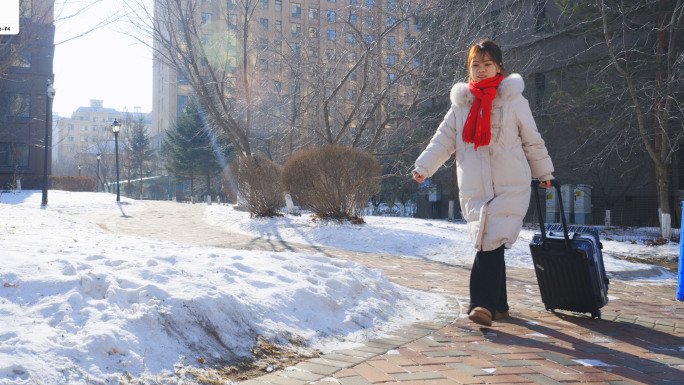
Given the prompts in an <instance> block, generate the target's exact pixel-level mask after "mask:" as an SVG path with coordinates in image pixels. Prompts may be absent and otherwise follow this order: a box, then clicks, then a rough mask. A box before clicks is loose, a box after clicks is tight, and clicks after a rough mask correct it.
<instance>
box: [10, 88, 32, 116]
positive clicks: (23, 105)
mask: <svg viewBox="0 0 684 385" xmlns="http://www.w3.org/2000/svg"><path fill="white" fill-rule="evenodd" d="M9 116H10V117H11V118H12V119H15V120H29V119H30V117H31V99H30V97H29V95H26V94H10V95H9Z"/></svg>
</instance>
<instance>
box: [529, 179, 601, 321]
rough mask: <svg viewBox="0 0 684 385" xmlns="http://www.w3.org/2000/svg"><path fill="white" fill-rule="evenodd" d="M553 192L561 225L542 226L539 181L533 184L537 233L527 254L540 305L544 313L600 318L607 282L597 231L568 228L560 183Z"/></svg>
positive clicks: (556, 183) (554, 182) (585, 227)
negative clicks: (537, 216)
mask: <svg viewBox="0 0 684 385" xmlns="http://www.w3.org/2000/svg"><path fill="white" fill-rule="evenodd" d="M552 184H553V186H554V187H555V188H556V192H557V194H556V195H557V196H558V203H559V206H560V211H561V224H553V225H548V226H544V219H543V217H542V211H541V204H540V203H539V191H538V190H537V188H538V187H539V181H533V182H532V190H533V191H534V199H535V203H536V206H537V213H538V214H539V229H540V230H539V231H540V232H539V233H537V234H535V235H534V237H533V238H532V241H531V242H530V252H531V253H532V261H533V263H534V271H535V272H536V274H537V282H538V284H539V291H540V292H541V297H542V302H544V306H545V307H546V309H547V310H550V311H554V310H556V309H559V310H568V311H573V312H578V313H591V316H592V317H593V318H601V310H600V309H601V308H602V307H603V306H604V305H605V304H606V303H608V278H607V277H606V271H605V268H604V266H603V256H602V254H601V248H602V245H601V242H600V240H599V234H598V231H597V230H596V229H595V228H592V227H588V226H567V224H566V221H565V213H564V212H563V202H562V200H561V190H560V183H559V182H557V181H555V180H554V181H552Z"/></svg>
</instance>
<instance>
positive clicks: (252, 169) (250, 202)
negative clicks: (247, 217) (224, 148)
mask: <svg viewBox="0 0 684 385" xmlns="http://www.w3.org/2000/svg"><path fill="white" fill-rule="evenodd" d="M233 169H235V166H233ZM280 170H281V166H279V165H277V164H275V163H274V162H272V161H270V160H269V159H267V158H264V157H261V156H252V157H249V158H245V159H241V160H240V162H239V170H238V171H237V176H238V178H237V185H238V189H239V190H240V192H241V193H242V196H243V198H244V199H245V203H246V206H247V209H248V210H249V212H250V213H252V214H254V215H256V216H262V217H272V216H275V215H280V209H281V208H282V207H283V206H284V205H285V196H284V194H283V188H282V185H281V182H280ZM233 175H236V174H233Z"/></svg>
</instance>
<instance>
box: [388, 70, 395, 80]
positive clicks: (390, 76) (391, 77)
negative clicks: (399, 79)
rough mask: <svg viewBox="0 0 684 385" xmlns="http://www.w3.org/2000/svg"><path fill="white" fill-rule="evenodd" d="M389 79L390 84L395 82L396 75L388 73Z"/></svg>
mask: <svg viewBox="0 0 684 385" xmlns="http://www.w3.org/2000/svg"><path fill="white" fill-rule="evenodd" d="M387 79H389V81H390V82H393V81H394V74H393V73H391V72H390V73H388V74H387Z"/></svg>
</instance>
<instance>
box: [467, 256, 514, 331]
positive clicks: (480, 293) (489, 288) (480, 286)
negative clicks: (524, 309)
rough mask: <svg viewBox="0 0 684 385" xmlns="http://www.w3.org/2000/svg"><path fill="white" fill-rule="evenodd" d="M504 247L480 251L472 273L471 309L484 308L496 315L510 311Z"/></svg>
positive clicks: (469, 309)
mask: <svg viewBox="0 0 684 385" xmlns="http://www.w3.org/2000/svg"><path fill="white" fill-rule="evenodd" d="M504 250H505V248H504V246H503V245H502V246H501V247H499V248H498V249H496V250H492V251H478V252H477V254H475V262H473V268H472V270H471V271H470V307H469V308H468V313H470V311H471V310H473V308H475V307H483V308H485V309H487V310H489V311H490V312H492V318H493V317H494V313H495V312H496V311H499V312H500V313H504V312H506V311H508V297H507V295H506V263H505V262H504Z"/></svg>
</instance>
